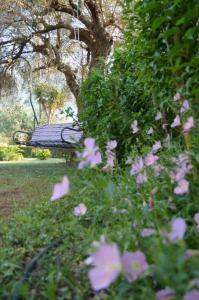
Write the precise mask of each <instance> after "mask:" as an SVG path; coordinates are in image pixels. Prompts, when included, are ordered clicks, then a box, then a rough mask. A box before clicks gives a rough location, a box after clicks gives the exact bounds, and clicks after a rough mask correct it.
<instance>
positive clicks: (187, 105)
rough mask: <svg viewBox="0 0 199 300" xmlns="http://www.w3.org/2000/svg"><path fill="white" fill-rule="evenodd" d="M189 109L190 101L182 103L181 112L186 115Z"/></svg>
mask: <svg viewBox="0 0 199 300" xmlns="http://www.w3.org/2000/svg"><path fill="white" fill-rule="evenodd" d="M188 109H189V101H188V100H184V102H183V103H182V107H181V108H180V112H181V113H184V112H185V111H187V110H188Z"/></svg>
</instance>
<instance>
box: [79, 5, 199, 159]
mask: <svg viewBox="0 0 199 300" xmlns="http://www.w3.org/2000/svg"><path fill="white" fill-rule="evenodd" d="M198 12H199V4H198V2H197V1H194V0H192V1H191V2H190V1H177V0H176V1H171V0H167V1H152V0H144V1H136V2H135V1H130V0H128V1H125V18H126V20H127V21H128V24H129V25H128V29H127V30H126V31H125V43H124V44H123V45H121V46H120V48H119V49H118V50H117V51H116V52H115V54H114V59H113V62H112V65H110V66H108V67H105V68H100V69H98V70H95V71H93V73H92V74H91V76H90V77H89V79H88V80H87V81H86V82H85V83H84V85H83V87H82V90H81V96H80V98H81V101H82V112H81V114H80V115H81V120H82V121H83V123H84V128H85V131H86V132H87V134H88V135H91V136H95V137H96V138H97V140H98V142H99V143H100V145H101V146H102V145H103V144H104V142H105V141H106V140H107V139H117V141H118V142H119V148H118V152H119V154H120V156H119V157H120V158H121V157H123V156H124V153H125V152H130V150H131V148H132V147H136V148H137V149H138V150H139V151H140V148H141V145H142V144H143V143H144V145H145V146H150V145H151V139H150V138H149V137H148V136H147V135H146V130H147V129H148V128H149V126H150V124H151V122H152V120H154V117H155V112H156V111H157V109H158V110H161V112H162V114H163V119H162V124H164V123H165V124H168V123H169V122H171V120H172V119H173V118H174V116H175V113H176V111H177V108H176V104H175V103H174V102H172V101H171V99H172V98H173V95H174V94H175V93H176V91H178V92H180V93H181V94H182V95H183V96H182V99H181V100H183V99H186V98H188V99H189V100H190V101H191V102H192V108H193V110H195V108H196V107H197V97H198V96H199V89H198V86H197V80H198V73H197V72H198V71H197V70H198V64H199V61H198V43H196V42H195V41H196V38H197V36H198V26H197V18H198ZM196 111H197V110H195V113H197V112H196ZM135 119H137V120H138V124H139V125H141V127H142V132H141V134H140V135H139V139H138V138H137V135H134V136H133V135H132V133H131V129H130V125H131V122H132V121H133V120H135ZM169 132H170V130H169V129H168V128H167V130H162V129H161V128H159V129H158V130H157V129H156V135H155V138H156V139H157V138H159V137H160V136H161V137H162V136H165V137H166V136H167V134H168V133H169ZM173 134H174V136H176V137H178V143H181V144H183V143H182V141H183V135H179V130H176V131H175V132H174V133H173ZM186 143H187V140H186ZM188 146H189V145H187V147H188Z"/></svg>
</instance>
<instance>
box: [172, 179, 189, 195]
mask: <svg viewBox="0 0 199 300" xmlns="http://www.w3.org/2000/svg"><path fill="white" fill-rule="evenodd" d="M188 192H189V182H188V181H187V180H186V179H181V180H180V181H178V186H177V187H175V189H174V194H176V195H183V194H186V193H188Z"/></svg>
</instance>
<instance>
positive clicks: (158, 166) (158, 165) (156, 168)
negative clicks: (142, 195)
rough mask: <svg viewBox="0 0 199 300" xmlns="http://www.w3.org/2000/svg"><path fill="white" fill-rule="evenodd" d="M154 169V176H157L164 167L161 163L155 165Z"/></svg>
mask: <svg viewBox="0 0 199 300" xmlns="http://www.w3.org/2000/svg"><path fill="white" fill-rule="evenodd" d="M153 169H154V176H155V177H157V176H158V175H159V174H160V172H161V171H162V170H163V167H162V166H161V165H160V164H157V165H154V166H153Z"/></svg>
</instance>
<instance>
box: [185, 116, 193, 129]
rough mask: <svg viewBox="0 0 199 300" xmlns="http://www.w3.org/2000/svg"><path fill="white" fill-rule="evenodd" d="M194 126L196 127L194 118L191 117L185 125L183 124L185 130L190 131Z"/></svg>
mask: <svg viewBox="0 0 199 300" xmlns="http://www.w3.org/2000/svg"><path fill="white" fill-rule="evenodd" d="M192 127H194V118H193V117H189V118H188V119H187V121H186V122H185V123H184V126H183V129H184V132H187V131H189V130H190V129H191V128H192Z"/></svg>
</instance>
